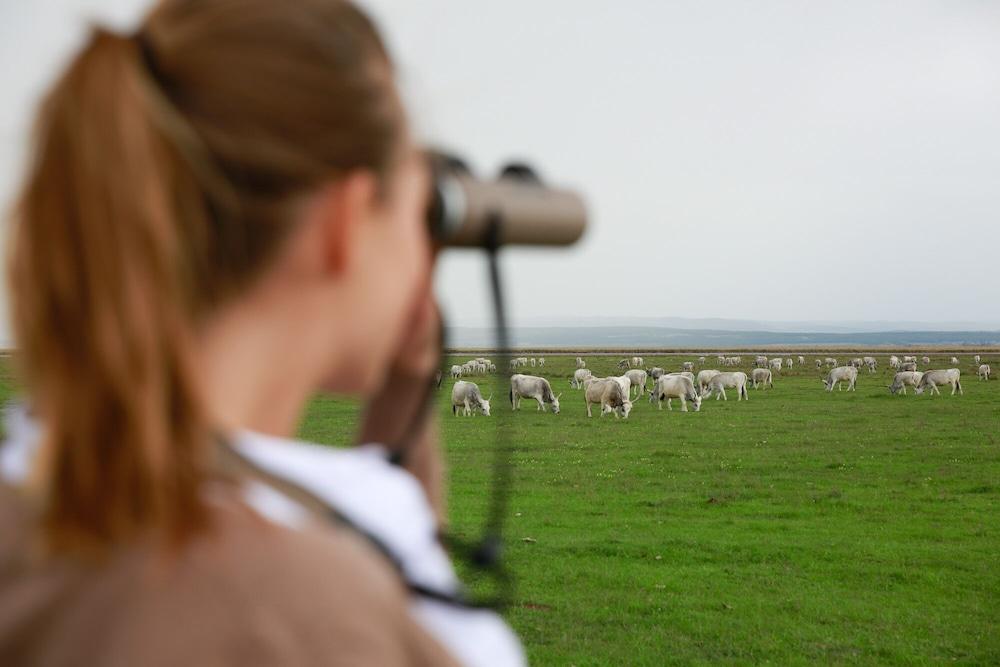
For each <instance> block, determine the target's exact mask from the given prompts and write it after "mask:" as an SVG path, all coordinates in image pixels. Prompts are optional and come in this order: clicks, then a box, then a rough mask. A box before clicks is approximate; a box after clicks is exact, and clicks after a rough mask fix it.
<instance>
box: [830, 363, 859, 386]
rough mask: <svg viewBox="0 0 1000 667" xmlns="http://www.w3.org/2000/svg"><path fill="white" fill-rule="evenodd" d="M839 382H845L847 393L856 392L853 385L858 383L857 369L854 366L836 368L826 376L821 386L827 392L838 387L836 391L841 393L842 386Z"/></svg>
mask: <svg viewBox="0 0 1000 667" xmlns="http://www.w3.org/2000/svg"><path fill="white" fill-rule="evenodd" d="M841 382H847V391H857V387H856V386H855V385H856V384H857V382H858V369H857V368H855V367H854V366H838V367H836V368H834V369H832V370H831V371H830V372H829V373H827V374H826V379H825V380H823V386H824V387H826V390H827V391H833V388H834V387H836V386H838V385H839V387H840V388H839V389H838V391H843V390H844V386H843V385H841V384H840V383H841Z"/></svg>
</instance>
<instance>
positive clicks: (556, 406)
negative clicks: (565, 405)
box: [552, 393, 562, 414]
mask: <svg viewBox="0 0 1000 667" xmlns="http://www.w3.org/2000/svg"><path fill="white" fill-rule="evenodd" d="M560 396H562V394H561V393H560V394H556V395H555V396H553V397H552V413H553V414H559V397H560Z"/></svg>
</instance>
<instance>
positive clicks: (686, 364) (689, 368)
mask: <svg viewBox="0 0 1000 667" xmlns="http://www.w3.org/2000/svg"><path fill="white" fill-rule="evenodd" d="M681 368H683V369H684V370H686V371H688V372H689V373H690V372H692V371H694V362H692V361H685V362H684V363H683V364H682V365H681Z"/></svg>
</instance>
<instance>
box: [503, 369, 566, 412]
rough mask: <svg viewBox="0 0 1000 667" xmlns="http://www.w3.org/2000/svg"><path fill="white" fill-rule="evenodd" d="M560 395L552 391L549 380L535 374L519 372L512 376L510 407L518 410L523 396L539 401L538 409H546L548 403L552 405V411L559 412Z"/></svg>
mask: <svg viewBox="0 0 1000 667" xmlns="http://www.w3.org/2000/svg"><path fill="white" fill-rule="evenodd" d="M559 396H562V394H559V395H556V394H554V393H552V386H551V385H550V384H549V381H548V380H546V379H545V378H542V377H536V376H534V375H521V374H520V373H517V374H515V375H511V376H510V407H511V408H512V409H514V410H517V409H518V408H520V407H521V399H522V398H533V399H535V401H537V402H538V409H539V410H541V411H543V412H544V411H545V406H546V405H551V406H552V412H553V413H554V414H559Z"/></svg>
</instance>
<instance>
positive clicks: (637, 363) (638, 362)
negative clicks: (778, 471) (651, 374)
mask: <svg viewBox="0 0 1000 667" xmlns="http://www.w3.org/2000/svg"><path fill="white" fill-rule="evenodd" d="M645 365H646V362H645V361H644V360H643V358H642V357H632V368H642V367H643V366H645Z"/></svg>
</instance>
